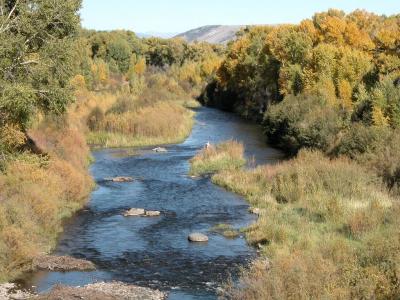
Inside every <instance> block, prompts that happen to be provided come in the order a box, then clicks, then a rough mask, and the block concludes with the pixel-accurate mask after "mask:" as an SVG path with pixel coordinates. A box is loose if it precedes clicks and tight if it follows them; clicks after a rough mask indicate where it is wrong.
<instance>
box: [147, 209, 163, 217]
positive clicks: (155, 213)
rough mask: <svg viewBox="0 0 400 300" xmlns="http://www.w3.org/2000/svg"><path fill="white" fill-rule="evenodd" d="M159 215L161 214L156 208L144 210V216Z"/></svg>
mask: <svg viewBox="0 0 400 300" xmlns="http://www.w3.org/2000/svg"><path fill="white" fill-rule="evenodd" d="M159 215H161V212H159V211H158V210H146V212H145V216H146V217H158V216H159Z"/></svg>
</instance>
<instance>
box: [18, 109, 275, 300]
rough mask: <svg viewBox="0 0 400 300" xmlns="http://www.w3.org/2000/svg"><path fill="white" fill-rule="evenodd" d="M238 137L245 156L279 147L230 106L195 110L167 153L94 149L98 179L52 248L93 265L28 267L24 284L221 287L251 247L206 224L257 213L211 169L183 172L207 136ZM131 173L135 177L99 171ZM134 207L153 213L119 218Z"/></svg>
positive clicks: (177, 291) (175, 295)
mask: <svg viewBox="0 0 400 300" xmlns="http://www.w3.org/2000/svg"><path fill="white" fill-rule="evenodd" d="M227 139H235V140H238V141H241V142H243V144H244V145H245V148H246V156H247V157H248V158H251V161H252V162H253V163H252V164H260V163H263V164H265V163H274V162H276V161H278V160H280V159H281V158H282V153H281V152H279V151H278V150H275V149H273V148H271V147H268V146H267V145H266V144H265V138H264V136H263V134H262V132H261V129H260V128H259V126H257V125H255V124H251V123H249V122H246V121H243V120H241V119H240V118H238V117H237V116H235V115H233V114H229V113H226V112H222V111H218V110H214V109H210V108H200V109H198V110H197V114H196V123H195V125H194V127H193V131H192V133H191V135H190V136H189V137H188V138H187V140H186V141H185V142H184V143H182V144H177V145H169V146H167V147H166V148H167V149H168V152H167V153H154V152H153V151H151V149H150V148H144V149H139V150H133V149H106V150H99V151H94V152H93V155H94V157H95V159H96V161H95V163H94V164H93V165H92V166H91V173H92V176H93V177H94V179H95V180H96V182H97V188H96V190H94V191H93V193H92V195H91V199H90V202H89V203H88V205H87V207H86V208H85V209H84V210H82V211H81V212H79V213H78V214H77V215H75V216H74V217H73V218H71V219H70V220H69V221H68V222H67V223H66V224H65V228H64V232H63V234H62V235H61V236H60V239H59V241H58V246H57V248H56V250H55V254H58V255H70V256H74V257H77V258H84V259H87V260H90V261H93V262H94V263H95V264H96V266H97V267H98V270H97V271H94V272H69V273H61V272H35V273H34V274H31V275H29V276H28V277H29V279H27V280H26V282H25V285H26V286H30V287H32V286H34V287H35V289H36V290H37V291H38V292H43V291H46V290H48V289H50V288H51V287H52V286H54V285H55V284H57V283H62V284H67V285H74V286H75V285H76V286H78V285H79V286H82V285H84V284H87V283H91V282H96V281H111V280H119V281H123V282H127V283H132V284H136V285H141V286H147V287H152V288H158V289H162V290H166V291H168V292H169V299H171V300H177V299H179V300H180V299H202V300H203V299H216V298H217V296H216V291H217V289H218V287H219V286H220V285H221V284H222V283H223V282H224V281H226V280H227V278H228V276H233V277H235V276H236V275H237V273H238V269H239V267H240V266H244V265H246V264H247V263H248V262H249V261H250V260H251V259H252V258H254V256H255V254H256V253H255V250H254V249H253V248H251V247H249V246H248V245H247V243H246V240H245V239H244V238H243V237H240V238H237V239H227V238H224V237H222V236H220V235H218V234H213V233H210V232H209V230H210V228H211V227H213V226H214V225H217V224H219V223H228V224H231V225H233V226H234V227H236V228H240V227H243V226H246V225H248V224H250V223H251V222H253V221H254V220H255V217H254V216H253V215H251V214H249V213H248V204H247V203H246V202H245V201H244V200H243V199H242V198H241V197H239V196H237V195H235V194H233V193H230V192H227V191H225V190H223V189H221V188H219V187H218V186H215V185H213V184H212V183H211V182H210V180H209V178H197V179H195V178H190V177H188V176H187V174H188V169H189V160H190V158H191V157H193V156H194V155H195V154H196V152H197V151H198V150H199V149H201V148H202V147H203V146H204V144H205V143H206V142H207V141H210V142H211V143H218V142H220V141H224V140H227ZM112 176H132V177H134V178H135V179H137V180H135V181H134V182H132V183H113V182H106V181H104V178H105V177H112ZM131 207H140V208H145V209H150V210H160V211H162V215H161V216H160V217H154V218H140V217H139V218H125V217H123V216H122V213H123V212H124V211H125V210H127V209H129V208H131ZM193 231H199V232H203V233H206V234H207V235H208V236H209V242H208V243H206V244H193V243H189V242H188V240H187V236H188V234H189V233H190V232H193Z"/></svg>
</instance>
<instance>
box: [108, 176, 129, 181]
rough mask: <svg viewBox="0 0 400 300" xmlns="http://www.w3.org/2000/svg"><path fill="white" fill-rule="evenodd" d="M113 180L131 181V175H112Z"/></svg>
mask: <svg viewBox="0 0 400 300" xmlns="http://www.w3.org/2000/svg"><path fill="white" fill-rule="evenodd" d="M112 181H113V182H132V181H133V178H132V177H126V176H118V177H114V178H113V179H112Z"/></svg>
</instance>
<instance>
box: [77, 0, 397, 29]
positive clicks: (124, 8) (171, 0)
mask: <svg viewBox="0 0 400 300" xmlns="http://www.w3.org/2000/svg"><path fill="white" fill-rule="evenodd" d="M329 8H339V9H342V10H344V11H345V12H351V11H353V10H355V9H357V8H362V9H366V10H368V11H370V12H374V13H377V14H385V15H391V14H399V13H400V0H330V1H327V0H325V1H324V0H301V1H298V0H297V1H296V0H273V1H270V0H195V1H192V0H144V1H142V0H112V1H110V0H83V8H82V10H81V17H82V22H83V26H84V27H85V28H88V29H97V30H112V29H129V30H132V31H135V32H139V33H149V32H151V33H155V32H157V33H181V32H184V31H187V30H190V29H193V28H197V27H200V26H203V25H253V24H280V23H298V22H300V21H301V20H303V19H305V18H310V17H311V16H312V15H313V14H314V13H315V12H320V11H326V10H327V9H329Z"/></svg>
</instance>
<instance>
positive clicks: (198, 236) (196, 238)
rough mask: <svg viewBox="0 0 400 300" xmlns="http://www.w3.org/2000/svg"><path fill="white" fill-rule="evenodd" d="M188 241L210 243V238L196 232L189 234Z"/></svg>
mask: <svg viewBox="0 0 400 300" xmlns="http://www.w3.org/2000/svg"><path fill="white" fill-rule="evenodd" d="M188 240H189V241H190V242H196V243H199V242H208V236H206V235H205V234H202V233H199V232H194V233H191V234H189V236H188Z"/></svg>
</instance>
